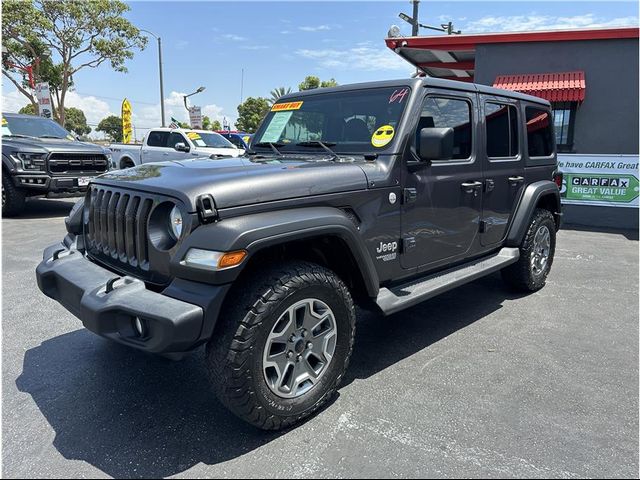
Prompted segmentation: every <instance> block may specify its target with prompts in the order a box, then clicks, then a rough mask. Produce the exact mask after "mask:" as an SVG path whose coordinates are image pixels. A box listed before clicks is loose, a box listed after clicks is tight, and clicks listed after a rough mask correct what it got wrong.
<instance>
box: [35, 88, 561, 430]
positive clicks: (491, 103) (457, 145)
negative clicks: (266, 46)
mask: <svg viewBox="0 0 640 480" xmlns="http://www.w3.org/2000/svg"><path fill="white" fill-rule="evenodd" d="M559 182H561V179H560V178H559V176H558V174H557V166H556V151H555V143H554V132H553V122H552V112H551V108H550V105H549V103H548V102H546V101H545V100H542V99H540V98H536V97H532V96H527V95H521V94H518V93H513V92H507V91H502V90H497V89H494V88H489V87H484V86H480V85H474V84H470V83H461V82H452V81H447V80H439V79H431V78H427V79H405V80H398V81H385V82H376V83H366V84H358V85H346V86H340V87H336V88H326V89H318V90H313V91H309V92H300V93H295V94H291V95H288V96H286V97H283V98H281V99H280V100H278V102H277V103H275V105H273V107H272V109H271V111H270V112H269V113H268V115H267V116H266V118H265V119H264V121H263V122H262V125H261V126H260V128H259V129H258V131H257V132H256V134H255V136H254V138H253V140H252V143H251V150H250V151H249V152H248V154H247V156H244V157H239V158H229V159H222V160H208V159H205V160H201V159H200V160H198V159H195V160H184V161H175V162H165V163H157V164H145V165H141V166H138V167H136V168H132V169H127V170H123V171H113V172H109V173H107V174H105V175H103V176H101V177H99V178H98V179H96V180H95V181H93V182H92V183H91V186H90V189H89V192H87V195H86V197H85V199H84V201H83V202H79V203H78V204H77V205H76V206H75V207H74V209H73V210H72V212H71V214H70V216H69V217H68V218H67V220H66V223H67V225H66V226H67V231H68V235H67V236H66V237H65V239H64V241H63V242H62V243H58V244H55V245H52V246H50V247H49V248H47V249H46V250H45V252H44V254H43V261H42V263H40V265H39V266H38V268H37V279H38V285H39V287H40V289H41V290H42V291H43V292H44V293H45V294H46V295H47V296H49V297H51V298H53V299H55V300H57V301H58V302H60V303H61V304H62V305H64V306H65V307H66V308H67V309H68V310H69V311H71V312H72V313H73V314H74V315H76V316H77V317H79V318H80V319H81V320H82V322H83V323H84V325H85V327H86V328H88V329H89V330H91V331H93V332H95V333H97V334H99V335H102V336H104V337H107V338H110V339H112V340H114V341H116V342H120V343H123V344H126V345H129V346H131V347H133V348H137V349H140V350H143V351H146V352H155V353H161V354H165V355H171V356H174V357H175V356H180V355H181V354H183V353H184V352H188V351H191V350H193V349H195V348H197V347H199V346H201V345H206V352H207V355H206V358H207V363H208V367H209V371H210V372H211V380H212V383H213V386H214V389H215V391H216V393H217V395H218V397H219V398H220V400H221V401H222V402H223V403H224V404H225V405H226V406H228V407H229V408H230V409H231V410H232V411H233V412H234V413H235V414H237V415H238V416H240V417H241V418H243V419H245V420H246V421H248V422H250V423H252V424H253V425H256V426H258V427H260V428H265V429H279V428H284V427H286V426H289V425H292V424H294V423H295V422H298V421H300V420H302V419H304V418H306V417H308V416H309V415H310V414H311V413H313V412H314V411H316V410H318V409H319V408H321V407H322V406H323V405H325V404H326V402H327V400H328V399H329V398H330V397H331V395H332V394H333V393H334V392H335V391H336V389H337V387H338V385H339V383H340V380H341V379H342V377H343V375H344V373H345V370H346V368H347V364H348V362H349V358H350V355H351V351H352V347H353V342H354V335H355V312H356V310H355V305H359V306H361V307H362V308H366V309H373V310H375V311H378V312H380V313H381V314H384V315H388V314H392V313H395V312H398V311H400V310H402V309H404V308H407V307H410V306H412V305H415V304H417V303H418V302H421V301H423V300H426V299H428V298H431V297H433V296H434V295H437V294H439V293H442V292H444V291H447V290H450V289H452V288H454V287H456V286H459V285H462V284H464V283H466V282H469V281H472V280H474V279H477V278H479V277H481V276H483V275H487V274H490V273H492V272H496V271H499V270H500V271H501V272H502V275H503V277H504V279H505V281H506V283H507V284H508V285H509V286H510V287H512V288H517V289H519V290H523V291H528V292H532V291H536V290H538V289H540V288H542V287H543V286H544V284H545V281H546V278H547V274H548V273H549V270H550V268H551V264H552V262H553V256H554V250H555V242H556V231H557V230H558V228H559V227H560V220H561V215H562V214H561V208H560V195H559V190H558V183H559ZM462 301H464V300H462ZM397 321H399V320H397ZM396 340H397V341H403V340H402V339H396ZM116 374H117V373H116Z"/></svg>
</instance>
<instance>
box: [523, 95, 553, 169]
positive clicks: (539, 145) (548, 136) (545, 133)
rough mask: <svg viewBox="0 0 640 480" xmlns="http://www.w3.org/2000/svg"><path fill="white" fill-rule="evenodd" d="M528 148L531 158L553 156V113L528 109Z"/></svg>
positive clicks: (534, 108) (526, 109)
mask: <svg viewBox="0 0 640 480" xmlns="http://www.w3.org/2000/svg"><path fill="white" fill-rule="evenodd" d="M525 115H526V128H527V148H528V152H529V157H549V156H551V155H553V147H554V142H553V119H552V117H551V111H550V110H547V109H544V108H537V107H526V108H525Z"/></svg>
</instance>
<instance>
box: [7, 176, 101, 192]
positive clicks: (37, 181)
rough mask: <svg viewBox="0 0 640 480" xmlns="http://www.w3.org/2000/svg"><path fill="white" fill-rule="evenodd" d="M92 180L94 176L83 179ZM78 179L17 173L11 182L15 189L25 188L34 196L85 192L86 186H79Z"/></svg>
mask: <svg viewBox="0 0 640 480" xmlns="http://www.w3.org/2000/svg"><path fill="white" fill-rule="evenodd" d="M87 177H90V178H93V177H94V175H86V176H84V178H87ZM79 178H80V177H52V176H50V175H48V174H46V173H39V172H34V173H19V174H16V175H14V177H13V182H14V184H15V185H16V187H19V188H25V189H28V190H30V191H32V192H33V193H35V194H38V193H41V194H43V195H44V194H47V193H54V194H72V193H83V192H86V191H87V185H80V184H79Z"/></svg>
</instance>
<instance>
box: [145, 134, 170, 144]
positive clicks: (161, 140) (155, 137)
mask: <svg viewBox="0 0 640 480" xmlns="http://www.w3.org/2000/svg"><path fill="white" fill-rule="evenodd" d="M167 138H169V132H149V138H148V139H147V145H148V146H150V147H166V146H167Z"/></svg>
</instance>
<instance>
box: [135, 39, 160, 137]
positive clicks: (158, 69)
mask: <svg viewBox="0 0 640 480" xmlns="http://www.w3.org/2000/svg"><path fill="white" fill-rule="evenodd" d="M140 31H141V32H145V33H148V34H149V35H152V36H154V37H155V38H156V40H158V70H159V74H160V116H161V118H160V120H161V122H162V126H163V127H164V126H165V122H164V82H163V78H162V40H161V39H160V35H156V34H155V33H153V32H150V31H149V30H144V29H140Z"/></svg>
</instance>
